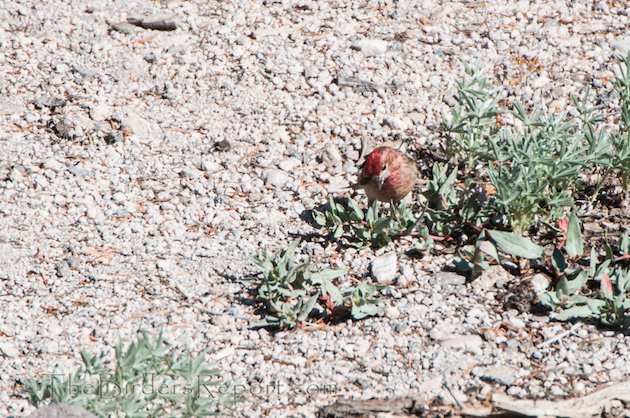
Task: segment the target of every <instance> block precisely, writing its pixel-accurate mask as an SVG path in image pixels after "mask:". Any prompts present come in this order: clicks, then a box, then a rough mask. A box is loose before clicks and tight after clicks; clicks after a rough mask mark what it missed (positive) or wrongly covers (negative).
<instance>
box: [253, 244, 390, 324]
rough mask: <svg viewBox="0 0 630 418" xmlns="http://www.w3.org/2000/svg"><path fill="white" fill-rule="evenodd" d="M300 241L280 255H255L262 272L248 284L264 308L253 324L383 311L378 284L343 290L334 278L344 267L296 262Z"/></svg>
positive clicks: (290, 322) (358, 317) (295, 322)
mask: <svg viewBox="0 0 630 418" xmlns="http://www.w3.org/2000/svg"><path fill="white" fill-rule="evenodd" d="M299 243H300V242H299V241H297V240H296V241H293V242H292V243H291V244H290V245H289V246H288V247H287V248H285V249H283V250H281V251H280V252H279V253H277V254H271V253H270V252H269V251H267V250H265V251H264V252H263V253H260V254H257V255H256V256H255V257H254V261H255V263H256V265H257V266H258V268H259V270H260V272H259V275H258V276H257V277H255V278H253V279H249V280H247V283H248V284H250V285H252V286H253V291H254V293H255V298H256V301H257V302H259V303H260V305H261V307H262V309H263V311H264V314H263V315H264V318H263V320H262V321H260V322H258V323H255V324H254V326H257V327H276V328H280V329H284V328H294V327H296V326H299V325H302V324H304V323H305V322H306V321H308V320H309V318H311V317H319V318H331V317H332V316H333V315H334V314H340V313H342V312H344V311H346V312H347V311H348V310H349V312H350V315H351V317H352V318H354V319H362V318H365V317H367V316H374V315H380V314H382V312H383V308H382V307H381V306H380V305H379V302H380V301H379V299H378V297H377V296H376V291H377V289H376V287H375V286H372V285H370V284H368V283H366V282H362V283H360V284H359V285H357V286H356V287H348V288H346V289H343V290H340V289H339V288H338V287H337V285H335V283H334V281H335V279H338V278H339V277H342V276H343V275H344V274H345V271H344V270H342V269H331V268H325V269H319V268H317V267H316V266H314V265H313V264H312V263H311V261H310V260H307V261H305V262H304V263H301V264H296V263H295V262H294V260H293V259H294V256H295V251H296V249H297V248H298V245H299Z"/></svg>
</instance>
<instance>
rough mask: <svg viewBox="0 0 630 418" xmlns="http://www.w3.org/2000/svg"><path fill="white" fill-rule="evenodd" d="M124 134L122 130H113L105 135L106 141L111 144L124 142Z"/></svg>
mask: <svg viewBox="0 0 630 418" xmlns="http://www.w3.org/2000/svg"><path fill="white" fill-rule="evenodd" d="M122 140H123V135H122V132H120V131H111V132H110V133H108V134H107V135H105V143H106V144H109V145H114V144H116V143H118V142H122Z"/></svg>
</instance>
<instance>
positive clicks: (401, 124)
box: [383, 116, 409, 131]
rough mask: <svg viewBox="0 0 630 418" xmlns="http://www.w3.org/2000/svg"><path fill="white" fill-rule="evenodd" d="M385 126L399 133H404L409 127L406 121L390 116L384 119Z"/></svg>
mask: <svg viewBox="0 0 630 418" xmlns="http://www.w3.org/2000/svg"><path fill="white" fill-rule="evenodd" d="M383 125H385V126H389V127H390V128H391V129H394V130H398V131H404V130H406V129H407V128H408V127H409V126H408V125H407V123H406V122H405V121H403V120H402V119H401V118H397V117H395V116H388V117H386V118H385V119H383Z"/></svg>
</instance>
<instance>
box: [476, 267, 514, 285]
mask: <svg viewBox="0 0 630 418" xmlns="http://www.w3.org/2000/svg"><path fill="white" fill-rule="evenodd" d="M510 279H511V276H510V273H508V272H507V270H505V269H504V268H503V267H501V266H499V265H493V266H490V268H489V269H488V270H485V271H484V272H483V273H481V276H479V277H478V278H477V279H475V280H473V282H472V285H473V287H474V288H477V289H484V290H488V289H492V288H494V287H503V285H504V284H505V283H507V282H508V281H509V280H510Z"/></svg>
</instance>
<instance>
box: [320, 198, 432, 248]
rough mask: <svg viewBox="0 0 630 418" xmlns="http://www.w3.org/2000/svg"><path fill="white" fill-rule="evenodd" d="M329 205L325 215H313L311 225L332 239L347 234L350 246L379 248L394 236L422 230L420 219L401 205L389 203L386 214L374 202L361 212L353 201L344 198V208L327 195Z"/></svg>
mask: <svg viewBox="0 0 630 418" xmlns="http://www.w3.org/2000/svg"><path fill="white" fill-rule="evenodd" d="M329 206H330V209H328V210H326V211H325V212H320V211H314V212H313V219H314V221H315V223H316V224H317V225H318V226H319V227H321V228H324V229H327V230H329V231H331V236H332V238H334V239H340V238H341V237H342V236H344V234H347V235H349V240H350V242H351V244H352V245H354V246H356V247H359V248H362V247H368V246H373V247H375V248H380V247H383V246H385V245H387V244H388V243H390V242H391V241H392V240H393V239H395V238H397V237H400V236H403V235H410V234H412V233H413V232H414V231H415V232H418V231H422V229H423V225H422V223H421V222H420V220H421V217H417V216H416V215H415V214H414V213H413V211H412V210H411V208H409V207H408V206H407V205H406V203H404V202H401V203H399V204H397V205H395V204H391V205H390V206H389V210H388V212H387V213H383V212H381V211H380V210H379V206H378V202H376V201H375V202H374V203H373V204H372V206H370V207H369V208H368V209H367V211H365V212H364V211H363V209H361V207H360V206H359V205H358V204H357V202H355V201H354V200H353V199H348V200H347V204H345V205H344V204H341V203H338V202H335V201H334V200H333V198H332V196H331V197H330V202H329ZM421 235H422V234H420V236H421ZM425 235H426V234H425Z"/></svg>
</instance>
